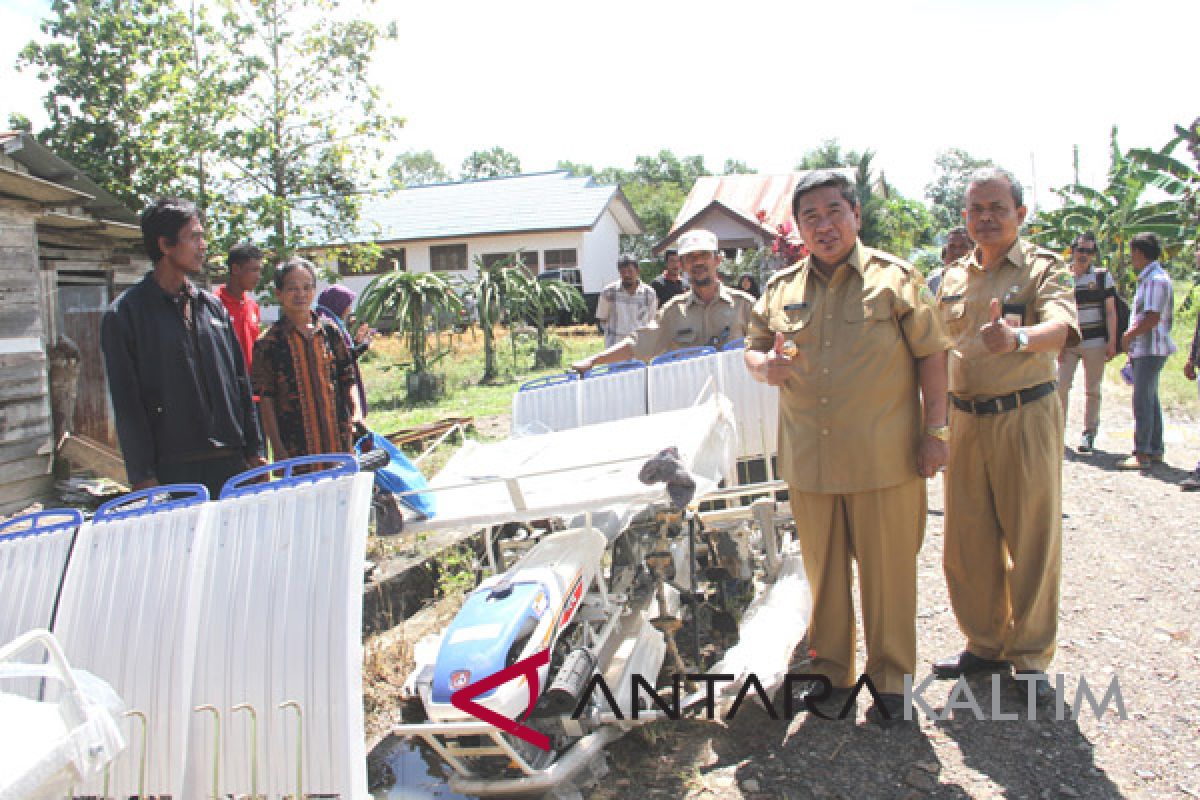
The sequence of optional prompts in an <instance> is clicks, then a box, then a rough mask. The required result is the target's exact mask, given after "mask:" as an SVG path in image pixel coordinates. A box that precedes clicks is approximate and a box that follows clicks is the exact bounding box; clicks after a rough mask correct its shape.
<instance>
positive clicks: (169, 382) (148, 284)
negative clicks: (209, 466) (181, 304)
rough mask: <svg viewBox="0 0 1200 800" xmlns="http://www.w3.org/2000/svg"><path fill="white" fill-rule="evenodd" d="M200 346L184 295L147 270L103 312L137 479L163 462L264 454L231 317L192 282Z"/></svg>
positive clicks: (108, 359) (107, 358) (120, 416)
mask: <svg viewBox="0 0 1200 800" xmlns="http://www.w3.org/2000/svg"><path fill="white" fill-rule="evenodd" d="M192 291H193V292H194V295H193V301H192V314H193V319H194V321H195V342H194V346H193V343H192V342H191V341H189V336H190V334H189V333H188V330H187V328H186V326H185V325H184V321H183V317H182V315H181V314H180V311H179V309H178V307H177V306H176V301H175V300H174V299H173V298H172V297H171V296H170V295H169V294H167V293H166V292H165V291H163V289H162V287H160V286H159V285H158V284H157V283H155V281H154V277H153V273H149V274H147V275H146V277H145V278H143V279H142V281H141V283H138V284H136V285H135V286H132V287H130V288H129V289H128V290H127V291H125V292H124V293H123V294H122V295H121V296H120V297H118V298H117V299H116V300H115V301H114V302H113V304H112V306H110V307H109V309H108V311H106V312H105V314H104V320H103V322H102V323H101V326H100V345H101V348H102V349H103V351H104V365H105V367H106V369H107V371H108V390H109V394H110V395H111V396H112V403H113V412H114V413H115V415H116V419H117V437H118V438H119V439H120V442H121V452H122V454H123V455H124V457H125V470H126V472H127V473H128V476H129V481H130V483H135V484H136V483H139V482H140V481H143V480H146V479H147V478H156V477H157V476H156V465H158V464H170V463H178V462H181V461H190V460H195V459H197V458H204V457H205V456H207V455H218V454H219V451H218V448H233V450H234V451H235V452H236V451H240V452H242V454H243V455H244V456H245V457H246V458H251V457H253V456H257V455H259V454H260V452H261V446H262V438H261V436H260V434H259V430H258V421H257V416H256V414H255V410H254V399H253V396H252V394H251V391H250V379H249V376H248V375H247V374H246V364H245V361H244V360H243V358H242V350H241V348H240V347H239V346H238V342H237V338H236V337H235V335H234V332H233V326H232V325H231V324H230V321H229V314H228V312H226V310H225V307H224V306H223V305H222V304H221V301H220V300H218V299H217V298H216V297H215V296H214V295H212V294H210V293H209V292H206V291H204V290H202V289H199V290H197V289H193V290H192Z"/></svg>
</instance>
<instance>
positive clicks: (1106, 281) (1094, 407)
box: [1058, 233, 1118, 453]
mask: <svg viewBox="0 0 1200 800" xmlns="http://www.w3.org/2000/svg"><path fill="white" fill-rule="evenodd" d="M1095 258H1096V237H1095V235H1094V234H1092V233H1081V234H1079V236H1077V237H1075V242H1074V244H1072V245H1071V264H1070V266H1071V277H1072V279H1073V280H1074V281H1075V308H1076V309H1077V310H1078V314H1079V334H1080V336H1082V337H1083V338H1082V339H1081V340H1080V342H1079V344H1078V345H1076V346H1075V347H1064V348H1063V349H1062V352H1061V353H1059V355H1058V397H1059V399H1060V400H1062V407H1063V415H1064V418H1065V416H1066V413H1067V401H1068V397H1069V395H1070V392H1071V383H1072V382H1073V381H1074V380H1075V369H1076V367H1078V366H1079V362H1080V361H1082V362H1083V375H1084V381H1085V392H1086V394H1085V395H1084V399H1085V403H1086V405H1085V406H1084V413H1083V420H1084V421H1083V435H1082V437H1081V438H1080V440H1079V446H1078V447H1077V448H1075V449H1076V450H1077V451H1078V452H1080V453H1090V452H1092V449H1093V448H1094V447H1095V446H1096V432H1097V431H1098V430H1099V428H1100V400H1101V391H1102V387H1103V384H1104V365H1105V364H1106V363H1108V361H1109V360H1111V359H1112V358H1114V357H1116V355H1117V336H1118V333H1117V287H1116V283H1114V281H1113V278H1112V275H1110V274H1109V272H1108V270H1104V269H1099V270H1098V269H1095V268H1094V267H1093V266H1092V264H1093V262H1094V261H1095Z"/></svg>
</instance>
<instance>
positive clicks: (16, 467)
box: [0, 455, 54, 484]
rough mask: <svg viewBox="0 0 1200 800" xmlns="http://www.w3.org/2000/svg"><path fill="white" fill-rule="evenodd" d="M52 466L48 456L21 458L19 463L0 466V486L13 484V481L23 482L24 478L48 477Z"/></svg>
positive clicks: (51, 459) (52, 461) (14, 462)
mask: <svg viewBox="0 0 1200 800" xmlns="http://www.w3.org/2000/svg"><path fill="white" fill-rule="evenodd" d="M53 464H54V459H53V458H51V457H50V456H48V455H45V456H31V457H29V458H23V459H21V460H20V461H12V462H10V463H8V464H0V484H5V483H14V482H15V481H23V480H25V479H26V478H36V477H39V476H41V475H49V474H50V471H51V468H52V467H53Z"/></svg>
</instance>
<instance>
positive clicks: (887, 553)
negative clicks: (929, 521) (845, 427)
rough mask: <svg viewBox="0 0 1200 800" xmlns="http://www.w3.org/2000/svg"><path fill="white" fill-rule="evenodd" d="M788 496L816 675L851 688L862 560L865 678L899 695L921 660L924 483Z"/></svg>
mask: <svg viewBox="0 0 1200 800" xmlns="http://www.w3.org/2000/svg"><path fill="white" fill-rule="evenodd" d="M790 492H791V495H790V496H791V505H792V515H793V518H794V519H795V521H796V530H797V533H798V536H799V539H800V549H801V553H802V555H803V557H804V571H805V572H806V573H807V577H808V582H809V585H810V586H811V588H812V615H811V617H810V619H809V628H808V643H809V648H810V650H812V651H813V652H814V653H815V655H814V658H813V671H815V672H818V673H820V674H822V675H825V676H827V677H828V678H829V680H830V681H831V682H832V683H833V685H834V686H835V687H839V688H844V687H849V686H853V685H854V684H855V683H856V682H857V681H858V677H859V676H858V672H857V670H856V669H855V663H854V661H855V658H854V655H855V647H854V644H855V622H854V600H853V597H852V594H851V580H852V577H851V571H850V562H851V559H853V560H855V561H857V562H858V580H859V591H860V593H861V595H862V605H863V610H862V612H863V627H864V628H865V630H864V634H865V637H866V645H867V666H866V670H865V672H866V674H867V675H868V676H869V677H870V678H871V681H872V683H874V684H875V688H876V690H878V691H880V692H891V693H895V694H900V693H902V692H903V691H904V676H905V675H911V674H912V673H913V670H914V669H915V667H916V663H917V631H916V622H917V552H918V551H919V550H920V549H921V543H922V541H923V540H924V538H925V512H926V500H925V481H924V480H923V479H920V478H918V479H916V480H911V481H906V482H905V483H901V484H899V485H897V486H890V487H888V488H886V489H877V490H874V491H869V492H855V493H853V494H813V493H808V492H797V491H795V490H790Z"/></svg>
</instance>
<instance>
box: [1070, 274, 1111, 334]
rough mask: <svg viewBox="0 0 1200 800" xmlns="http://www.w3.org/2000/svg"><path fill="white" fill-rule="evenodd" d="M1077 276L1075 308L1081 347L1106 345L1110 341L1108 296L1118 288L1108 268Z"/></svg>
mask: <svg viewBox="0 0 1200 800" xmlns="http://www.w3.org/2000/svg"><path fill="white" fill-rule="evenodd" d="M1073 277H1074V278H1075V308H1076V310H1077V311H1078V313H1079V333H1080V335H1081V336H1082V337H1083V341H1081V342H1080V343H1079V346H1080V347H1104V344H1105V342H1107V341H1108V307H1107V304H1108V298H1110V297H1116V294H1117V289H1116V285H1115V284H1114V283H1113V278H1112V275H1110V274H1109V272H1108V270H1100V271H1097V270H1095V269H1093V268H1091V267H1088V270H1087V272H1085V273H1083V274H1082V275H1076V276H1073Z"/></svg>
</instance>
